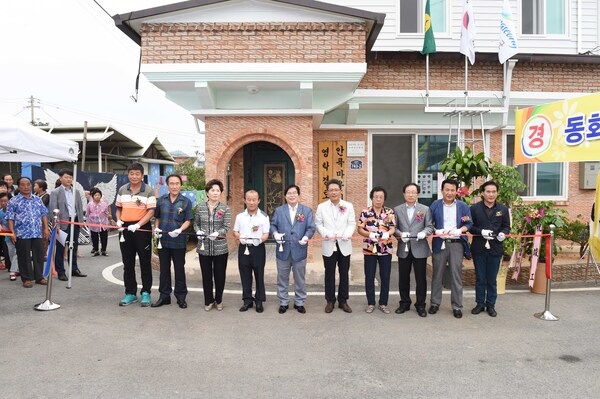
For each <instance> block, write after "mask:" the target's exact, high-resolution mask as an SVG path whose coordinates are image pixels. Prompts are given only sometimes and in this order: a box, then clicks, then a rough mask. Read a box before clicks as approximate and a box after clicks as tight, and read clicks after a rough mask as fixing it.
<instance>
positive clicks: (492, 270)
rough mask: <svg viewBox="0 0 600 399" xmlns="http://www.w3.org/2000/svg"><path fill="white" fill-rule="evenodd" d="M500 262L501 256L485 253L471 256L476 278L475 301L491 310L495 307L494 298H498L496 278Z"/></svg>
mask: <svg viewBox="0 0 600 399" xmlns="http://www.w3.org/2000/svg"><path fill="white" fill-rule="evenodd" d="M501 260H502V255H490V254H487V253H484V254H482V255H473V263H474V264H475V276H476V278H477V280H476V284H475V301H476V302H477V304H478V305H479V306H489V307H492V308H493V307H494V306H495V305H496V297H497V296H498V293H497V287H496V278H497V276H498V269H500V261H501ZM486 294H487V296H486Z"/></svg>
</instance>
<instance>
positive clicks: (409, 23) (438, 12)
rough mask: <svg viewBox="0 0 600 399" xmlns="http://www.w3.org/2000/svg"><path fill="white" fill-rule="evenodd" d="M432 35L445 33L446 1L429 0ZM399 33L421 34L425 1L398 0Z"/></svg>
mask: <svg viewBox="0 0 600 399" xmlns="http://www.w3.org/2000/svg"><path fill="white" fill-rule="evenodd" d="M429 1H430V3H429V8H430V9H429V11H430V13H431V24H432V26H433V33H434V34H435V33H440V32H446V31H447V29H446V26H447V24H446V0H429ZM399 2H400V7H399V9H398V21H399V29H398V31H399V32H400V33H423V25H424V19H425V2H426V0H399Z"/></svg>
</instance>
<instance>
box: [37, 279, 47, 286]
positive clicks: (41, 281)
mask: <svg viewBox="0 0 600 399" xmlns="http://www.w3.org/2000/svg"><path fill="white" fill-rule="evenodd" d="M35 283H36V284H39V285H48V280H46V279H45V278H41V279H39V280H35Z"/></svg>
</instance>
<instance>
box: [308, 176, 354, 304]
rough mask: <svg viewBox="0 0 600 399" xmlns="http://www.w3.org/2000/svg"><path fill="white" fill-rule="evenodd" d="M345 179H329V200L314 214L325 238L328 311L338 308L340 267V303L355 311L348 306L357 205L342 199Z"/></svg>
mask: <svg viewBox="0 0 600 399" xmlns="http://www.w3.org/2000/svg"><path fill="white" fill-rule="evenodd" d="M341 195H342V182H341V181H339V180H336V179H332V180H329V181H328V182H327V197H328V198H329V199H328V200H327V201H325V202H323V203H321V204H319V206H318V207H317V213H316V216H315V223H316V225H317V230H318V231H319V234H321V237H323V238H324V239H325V241H323V245H322V251H323V263H324V265H325V299H326V300H327V306H325V313H331V312H333V309H334V307H335V301H336V297H335V268H336V265H337V266H338V270H339V275H340V283H339V287H338V296H337V301H338V306H339V307H340V309H342V310H343V311H344V312H346V313H352V308H350V305H348V297H349V295H348V291H349V272H350V255H352V241H351V238H352V234H354V231H355V230H356V219H355V217H354V207H353V206H352V204H351V203H349V202H347V201H344V200H342V199H341Z"/></svg>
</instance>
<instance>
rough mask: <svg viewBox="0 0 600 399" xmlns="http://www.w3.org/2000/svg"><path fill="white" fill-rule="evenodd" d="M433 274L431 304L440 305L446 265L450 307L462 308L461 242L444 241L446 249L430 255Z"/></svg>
mask: <svg viewBox="0 0 600 399" xmlns="http://www.w3.org/2000/svg"><path fill="white" fill-rule="evenodd" d="M432 259H433V275H432V277H431V304H432V305H437V306H440V305H441V303H442V281H443V279H444V271H445V270H446V266H448V267H449V268H450V290H451V295H450V300H451V303H452V309H462V307H463V305H462V300H463V285H462V259H463V244H462V242H459V241H457V242H446V249H443V250H441V251H440V252H438V253H434V254H433V255H432Z"/></svg>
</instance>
